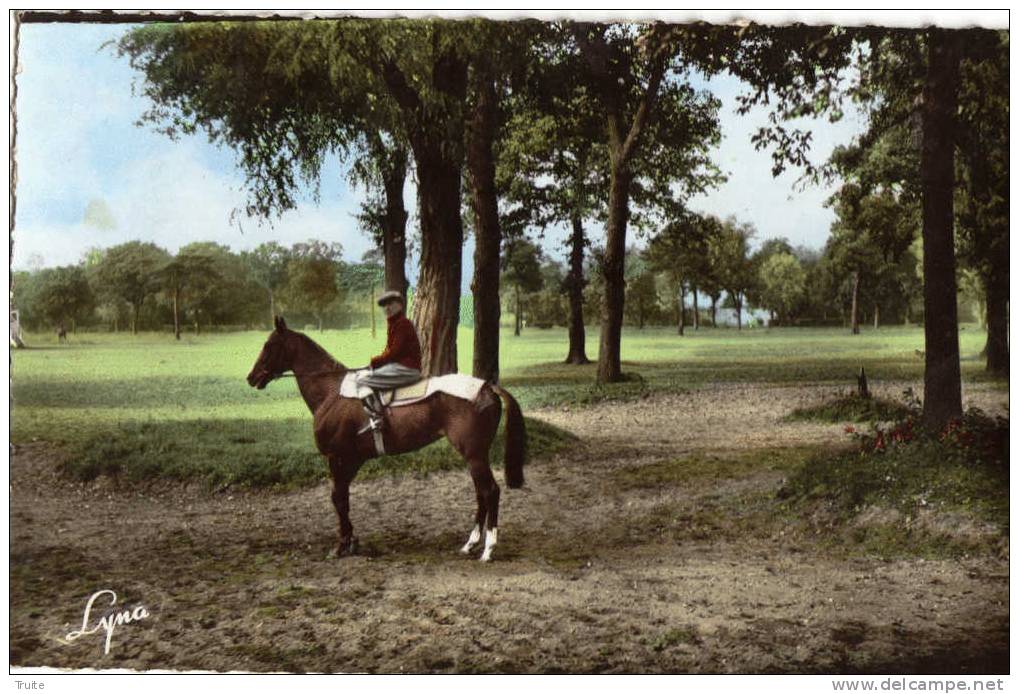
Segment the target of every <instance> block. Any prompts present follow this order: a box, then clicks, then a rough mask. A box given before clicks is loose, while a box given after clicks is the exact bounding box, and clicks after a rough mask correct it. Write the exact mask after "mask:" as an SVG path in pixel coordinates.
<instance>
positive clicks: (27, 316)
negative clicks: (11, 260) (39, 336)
mask: <svg viewBox="0 0 1019 694" xmlns="http://www.w3.org/2000/svg"><path fill="white" fill-rule="evenodd" d="M15 286H16V291H17V292H18V293H17V294H16V296H17V297H18V306H19V307H20V309H21V321H22V322H23V323H24V324H25V325H27V326H29V327H40V328H41V327H44V326H45V327H47V328H54V327H56V326H58V325H63V326H64V327H65V328H68V329H69V328H70V327H71V323H72V322H78V321H85V320H87V319H88V318H89V316H90V315H91V313H92V310H93V308H94V307H95V297H94V296H93V293H92V288H91V286H90V285H89V282H88V277H87V276H86V274H85V270H84V268H82V267H80V266H73V265H71V266H66V267H58V268H50V269H44V270H40V271H38V272H36V273H17V275H16V277H15Z"/></svg>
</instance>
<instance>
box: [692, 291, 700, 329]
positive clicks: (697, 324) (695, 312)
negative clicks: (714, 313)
mask: <svg viewBox="0 0 1019 694" xmlns="http://www.w3.org/2000/svg"><path fill="white" fill-rule="evenodd" d="M697 302H698V299H697V285H696V284H695V285H693V329H694V332H697V331H698V330H700V329H701V315H700V313H701V312H700V308H699V307H698V305H697Z"/></svg>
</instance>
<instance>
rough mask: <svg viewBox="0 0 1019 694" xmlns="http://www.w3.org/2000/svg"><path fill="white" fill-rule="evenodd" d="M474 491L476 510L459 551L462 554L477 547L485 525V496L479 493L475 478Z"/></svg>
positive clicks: (479, 489) (468, 552) (479, 488)
mask: <svg viewBox="0 0 1019 694" xmlns="http://www.w3.org/2000/svg"><path fill="white" fill-rule="evenodd" d="M472 469H473V466H472ZM472 476H473V473H472ZM474 491H475V494H476V496H477V499H478V510H477V513H475V515H474V528H473V529H472V530H471V534H470V535H469V536H468V538H467V542H466V543H464V546H463V547H461V548H460V552H461V553H462V554H470V553H471V551H472V550H473V549H474V548H475V547H477V545H478V543H479V542H481V531H482V530H483V529H484V527H485V515H486V514H487V508H486V506H485V497H484V496H483V495H482V494H481V487H480V485H479V484H478V480H477V479H475V480H474Z"/></svg>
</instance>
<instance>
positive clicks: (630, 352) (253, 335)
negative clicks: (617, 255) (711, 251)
mask: <svg viewBox="0 0 1019 694" xmlns="http://www.w3.org/2000/svg"><path fill="white" fill-rule="evenodd" d="M309 334H310V335H311V337H312V338H313V339H314V340H316V341H317V342H319V343H320V344H322V345H323V346H324V347H325V348H326V349H328V350H329V351H330V352H331V353H332V354H333V355H334V356H335V357H336V358H338V359H339V360H340V361H342V362H344V363H345V364H347V365H350V366H361V365H364V364H365V363H367V361H368V359H369V358H370V357H371V356H372V355H373V354H376V353H378V352H379V351H380V350H381V349H382V346H383V343H384V339H385V335H384V333H382V332H380V333H379V335H378V337H377V338H376V339H375V340H372V339H371V335H370V332H369V331H368V330H367V329H356V330H346V331H335V330H327V331H325V332H321V333H318V332H311V333H309ZM265 337H266V335H265V334H264V333H257V332H247V333H229V334H209V335H204V336H201V337H198V338H195V337H190V336H189V337H185V338H184V339H182V340H181V341H180V342H176V341H175V340H174V339H173V338H172V336H171V335H166V334H154V333H149V334H143V335H138V336H131V335H126V334H119V335H110V334H85V333H81V334H78V335H72V336H70V340H69V343H68V344H66V345H57V344H56V341H55V337H53V336H51V335H28V336H27V338H26V341H27V344H29V345H31V348H29V349H25V350H14V351H12V355H13V356H12V359H13V363H12V378H13V399H14V408H13V414H12V429H11V437H12V440H13V442H14V443H24V442H27V441H32V440H43V441H50V442H54V443H58V444H63V445H66V446H67V448H68V450H69V451H70V452H71V456H70V458H71V465H72V467H73V469H72V470H71V472H73V473H74V474H76V475H78V476H80V477H86V478H87V477H90V476H94V474H98V473H101V472H113V471H117V472H121V473H124V474H125V475H126V476H127V477H135V478H145V477H150V476H156V475H167V474H169V475H171V476H175V477H195V476H197V477H201V478H205V479H207V480H209V481H210V482H213V483H217V484H220V483H223V484H226V483H245V484H256V485H263V484H272V483H287V482H302V481H307V480H312V479H318V478H320V477H321V476H322V475H323V474H324V466H323V465H322V463H321V461H320V460H319V458H318V456H317V453H316V452H315V450H314V446H313V444H312V440H311V420H310V415H309V413H308V411H307V408H306V407H305V405H304V402H303V401H302V400H301V398H300V395H299V394H298V392H297V388H296V384H295V383H294V381H293V380H292V379H284V380H282V381H279V382H276V383H273V384H272V385H270V386H269V388H267V389H266V390H264V391H256V390H254V389H252V388H249V387H248V385H247V383H246V382H245V380H244V379H245V376H246V375H247V373H248V371H249V370H250V368H251V365H252V363H253V362H254V359H255V357H256V356H257V354H258V351H259V349H260V347H261V344H262V342H263V341H264V339H265ZM597 337H598V335H597V329H596V328H594V329H589V330H588V356H589V357H591V358H592V359H593V358H596V357H597V349H598V348H597ZM984 339H985V338H984V333H983V331H981V330H979V329H978V328H976V327H975V326H965V328H964V329H963V330H962V332H961V333H960V341H961V348H962V355H963V375H964V378H965V379H967V380H983V379H985V378H986V376H985V375H984V372H983V363H982V361H981V360H980V358H979V351H980V350H981V348H982V347H983V343H984ZM566 343H567V340H566V333H565V331H564V330H562V329H550V330H538V329H529V330H525V332H524V335H522V336H520V337H514V336H513V334H512V332H511V331H509V330H507V331H505V332H504V333H503V336H502V342H501V355H500V358H501V364H502V381H503V384H504V385H505V386H506V387H507V388H509V389H510V390H512V391H513V392H514V394H515V395H516V396H517V398H518V399H519V400H520V402H521V404H522V406H523V407H524V409H525V412H526V410H527V408H528V407H534V406H539V405H544V404H560V403H570V404H584V403H589V402H594V401H597V400H601V399H606V398H624V399H625V398H632V397H638V396H639V395H640V394H641V393H642V392H644V391H646V390H648V389H651V390H665V391H672V392H677V391H682V390H685V389H690V388H696V387H698V386H701V385H704V384H707V383H711V382H720V381H728V382H779V383H792V382H829V383H839V384H846V385H849V384H851V383H853V382H854V376H855V374H856V372H858V371H859V368H860V367H861V366H864V367H865V368H866V369H867V373H868V375H869V377H870V378H871V380H872V381H874V380H877V381H880V380H882V379H919V378H921V377H922V374H923V359H922V358H921V357H920V356H918V355H917V353H916V350H921V349H923V330H922V328H916V327H911V328H881V329H879V330H865V331H864V332H863V334H861V335H857V336H852V335H849V334H847V332H846V331H845V330H841V329H795V328H790V329H774V330H763V329H754V330H745V331H742V332H737V331H735V330H729V329H719V330H710V329H704V330H701V331H699V332H694V331H692V330H688V331H687V334H686V336H684V337H679V336H677V335H676V334H675V332H674V330H671V329H646V330H643V331H638V330H627V331H626V332H624V336H623V357H624V365H623V368H624V371H625V372H626V373H627V374H628V376H629V378H628V380H627V381H626V382H625V383H621V384H613V385H611V386H606V387H599V386H597V385H596V384H594V376H595V367H594V365H593V364H592V365H589V366H584V367H576V366H566V365H563V364H561V363H560V362H561V360H562V358H563V357H564V356H565V353H566ZM459 345H460V354H459V362H460V370H461V371H465V372H469V371H470V364H471V346H472V335H471V332H470V331H469V330H461V333H460V339H459ZM1002 387H1007V383H1003V384H1002ZM530 424H531V429H532V430H533V433H534V438H535V440H536V442H537V443H538V448H537V449H536V450H537V452H538V453H540V452H541V450H542V448H541V446H547V447H550V448H551V447H555V446H556V445H561V444H562V441H563V435H562V434H560V433H556V432H553V431H550V430H549V429H548V428H540V425H539V424H538V423H537V422H535V421H534V420H531V422H530ZM266 441H271V442H272V444H273V445H272V446H266V445H265V442H266ZM432 448H434V449H435V450H434V451H431V452H427V451H426V453H424V454H418V455H417V456H416V457H415V456H413V455H412V456H402V457H401V461H402V462H399V463H398V464H395V465H394V464H392V461H381V462H380V463H376V464H373V465H372V466H369V468H368V469H366V473H367V474H369V475H370V474H384V473H385V472H386V471H388V470H394V469H412V470H415V469H419V470H422V471H427V470H429V469H434V468H435V467H437V466H438V467H442V466H447V465H450V466H455V465H459V464H460V463H459V461H458V460H456V458H457V456H456V455H455V454H453V453H451V452H450V451H449V450H448V449H444V448H443V447H442V446H441V445H436V446H434V447H432ZM422 456H423V457H422ZM429 456H431V458H429ZM281 471H282V472H281Z"/></svg>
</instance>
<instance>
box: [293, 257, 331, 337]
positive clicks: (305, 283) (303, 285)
mask: <svg viewBox="0 0 1019 694" xmlns="http://www.w3.org/2000/svg"><path fill="white" fill-rule="evenodd" d="M291 255H292V257H291V260H290V264H289V265H288V266H287V275H288V278H289V279H288V282H287V294H288V296H289V297H290V298H291V300H292V301H294V302H296V303H298V304H299V305H302V306H307V307H308V309H309V310H310V311H311V312H312V313H313V314H314V315H315V318H316V319H317V320H318V329H319V330H322V323H323V317H324V315H325V311H326V309H327V308H328V307H329V305H330V304H332V303H333V302H334V301H335V300H336V299H337V298H339V296H340V288H339V286H338V284H337V281H336V267H337V264H338V263H339V261H340V258H341V256H342V248H341V247H340V244H338V243H332V244H327V243H324V242H322V241H317V240H314V239H313V240H310V241H307V242H305V243H295V244H294V247H293V249H292V250H291Z"/></svg>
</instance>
